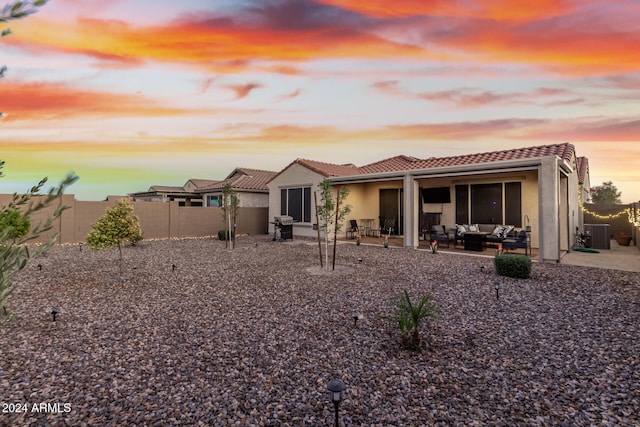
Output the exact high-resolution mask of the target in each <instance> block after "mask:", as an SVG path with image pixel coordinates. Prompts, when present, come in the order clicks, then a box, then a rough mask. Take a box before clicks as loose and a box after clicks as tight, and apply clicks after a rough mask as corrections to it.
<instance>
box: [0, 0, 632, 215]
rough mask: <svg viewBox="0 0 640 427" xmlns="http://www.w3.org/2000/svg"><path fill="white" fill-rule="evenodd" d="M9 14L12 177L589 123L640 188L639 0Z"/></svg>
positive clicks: (128, 171)
mask: <svg viewBox="0 0 640 427" xmlns="http://www.w3.org/2000/svg"><path fill="white" fill-rule="evenodd" d="M7 2H8V1H7V0H4V1H2V0H0V7H2V6H3V5H4V4H5V3H7ZM8 27H10V28H11V31H12V34H11V35H9V36H7V37H4V38H2V39H0V66H2V65H6V66H7V67H8V69H7V71H6V72H5V77H4V78H2V79H0V111H1V112H2V113H3V117H2V118H1V119H0V159H2V160H4V161H6V165H5V168H4V174H5V175H6V176H5V177H3V178H1V179H0V193H13V192H16V191H17V192H24V191H25V190H27V188H28V187H30V186H31V185H33V184H35V183H36V182H37V181H39V180H40V178H42V177H44V176H48V177H49V181H50V182H51V183H57V182H58V181H59V180H61V179H62V178H63V176H64V175H65V174H66V173H67V172H68V171H75V172H76V173H77V174H78V175H79V176H80V180H79V181H78V182H77V183H76V184H74V185H73V186H72V187H71V188H70V189H69V190H68V191H67V193H70V194H75V195H76V198H77V199H79V200H102V199H104V198H105V197H106V196H107V195H122V194H127V193H131V192H136V191H144V190H147V189H148V188H149V186H151V185H154V184H157V185H183V184H184V183H185V182H186V181H187V180H188V179H190V178H206V179H223V178H224V177H225V176H226V175H227V174H228V173H229V172H231V171H232V170H233V169H234V168H235V167H238V166H241V167H249V168H257V169H268V170H275V171H278V170H281V169H282V168H283V167H285V166H286V165H287V164H289V163H290V162H291V161H293V160H294V159H296V158H299V157H300V158H307V159H313V160H320V161H326V162H331V163H354V164H356V165H358V166H360V165H364V164H366V163H371V162H374V161H377V160H381V159H383V158H387V157H391V156H394V155H398V154H405V155H410V156H415V157H420V158H425V157H431V156H448V155H456V154H468V153H474V152H481V151H493V150H499V149H509V148H516V147H526V146H535V145H546V144H554V143H562V142H570V143H572V144H574V145H575V147H576V150H577V154H578V156H586V157H588V158H589V163H590V169H591V183H592V185H600V184H602V182H603V181H609V180H611V181H613V183H614V185H616V186H617V187H618V189H619V190H620V191H622V201H623V202H626V203H628V202H633V201H636V202H637V201H639V200H640V102H639V100H640V3H639V2H638V1H637V0H628V1H616V0H609V1H605V0H602V1H593V0H522V1H511V0H395V1H389V0H367V1H362V0H273V1H272V0H180V1H177V0H174V1H168V0H101V1H97V0H50V2H49V3H48V4H46V5H45V6H44V7H42V8H40V10H39V11H38V12H37V13H36V14H33V15H31V16H29V17H27V18H26V19H22V20H18V21H12V22H10V23H6V24H1V25H0V29H5V28H8Z"/></svg>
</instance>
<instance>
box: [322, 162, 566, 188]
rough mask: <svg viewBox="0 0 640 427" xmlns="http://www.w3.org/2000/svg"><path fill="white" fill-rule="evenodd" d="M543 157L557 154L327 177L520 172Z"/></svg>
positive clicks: (354, 179) (353, 179)
mask: <svg viewBox="0 0 640 427" xmlns="http://www.w3.org/2000/svg"><path fill="white" fill-rule="evenodd" d="M545 158H556V159H557V158H558V157H557V156H546V157H534V158H527V159H516V160H502V161H496V162H487V163H470V164H466V165H455V166H440V167H433V168H425V169H408V170H404V171H394V172H382V173H372V174H361V175H350V176H340V177H331V178H327V179H328V180H329V181H331V182H332V183H334V184H360V183H367V182H379V181H389V180H393V179H396V180H401V179H403V178H404V177H405V176H407V175H408V176H411V177H412V178H413V179H424V178H442V177H449V176H460V175H479V174H486V173H505V172H522V171H528V170H537V168H538V166H540V165H541V164H542V161H543V159H545ZM560 164H561V165H562V167H563V168H565V169H567V170H569V171H571V170H572V168H571V166H570V165H569V164H568V163H567V162H566V161H564V160H563V161H561V162H560Z"/></svg>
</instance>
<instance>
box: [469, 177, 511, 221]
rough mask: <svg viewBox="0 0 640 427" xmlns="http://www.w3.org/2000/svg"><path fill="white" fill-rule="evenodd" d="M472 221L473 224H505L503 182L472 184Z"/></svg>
mask: <svg viewBox="0 0 640 427" xmlns="http://www.w3.org/2000/svg"><path fill="white" fill-rule="evenodd" d="M471 222H472V223H473V224H504V223H503V222H502V184H476V185H472V186H471Z"/></svg>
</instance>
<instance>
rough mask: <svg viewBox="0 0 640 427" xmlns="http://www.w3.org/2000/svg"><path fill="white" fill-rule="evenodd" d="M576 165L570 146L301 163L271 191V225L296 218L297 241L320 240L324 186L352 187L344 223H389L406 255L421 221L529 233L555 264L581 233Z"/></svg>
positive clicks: (278, 179)
mask: <svg viewBox="0 0 640 427" xmlns="http://www.w3.org/2000/svg"><path fill="white" fill-rule="evenodd" d="M578 162H579V160H578V158H577V157H576V154H575V148H574V146H573V145H571V144H568V143H564V144H553V145H544V146H538V147H528V148H518V149H512V150H503V151H493V152H487V153H479V154H470V155H463V156H452V157H430V158H427V159H418V158H414V157H409V156H396V157H392V158H389V159H385V160H381V161H379V162H375V163H371V164H369V165H365V166H362V167H356V166H354V165H351V164H349V165H335V164H329V163H322V162H315V161H311V160H304V159H297V160H295V161H294V162H292V163H291V164H289V165H288V166H287V167H286V168H285V169H283V170H282V171H281V172H279V173H278V174H277V175H276V176H275V177H274V178H273V179H272V180H271V181H270V182H269V184H268V186H269V195H270V196H269V217H270V218H273V217H274V216H278V215H284V214H287V215H291V216H292V217H294V219H295V220H296V221H298V222H297V223H296V224H295V225H294V235H299V236H309V237H313V236H315V233H316V231H314V230H313V225H314V223H315V210H313V211H312V207H314V204H313V203H312V202H311V200H312V198H313V192H314V191H317V185H318V183H319V182H321V181H322V180H323V179H327V180H329V181H331V182H332V183H333V184H334V185H336V186H339V185H348V186H349V190H350V195H349V197H348V199H347V200H346V201H345V203H348V204H350V205H351V206H352V212H351V214H350V216H349V217H348V218H346V221H348V220H350V219H356V220H361V219H367V220H369V221H368V222H370V223H372V224H373V225H372V226H373V227H374V228H379V227H380V226H381V225H382V223H383V222H384V221H385V219H387V220H391V221H393V222H395V227H394V229H393V233H394V234H395V235H399V236H403V240H404V246H405V247H412V248H415V247H417V246H418V242H419V239H420V237H421V232H422V231H423V227H421V223H423V222H424V221H427V222H430V223H438V224H444V225H445V226H446V227H447V228H452V227H453V226H454V225H455V224H463V223H466V224H468V223H484V224H510V225H514V226H516V227H518V228H524V227H525V226H526V225H529V226H531V244H532V246H533V247H534V248H538V253H539V258H540V260H543V261H558V260H559V259H560V258H561V257H562V255H563V253H565V252H566V251H568V250H569V249H570V247H571V244H572V242H573V233H574V231H575V227H580V226H581V225H582V223H581V216H580V214H579V212H580V206H579V197H578V193H579V191H580V190H579V181H580V178H579V169H580V167H579V163H578ZM580 165H582V167H583V168H584V167H585V165H587V163H586V159H584V160H580ZM585 171H588V167H587V169H585ZM586 178H588V173H587V172H585V175H584V177H582V180H583V181H584V179H586ZM587 188H588V187H587ZM270 228H271V230H270V231H271V232H272V231H273V227H270ZM343 229H344V228H343Z"/></svg>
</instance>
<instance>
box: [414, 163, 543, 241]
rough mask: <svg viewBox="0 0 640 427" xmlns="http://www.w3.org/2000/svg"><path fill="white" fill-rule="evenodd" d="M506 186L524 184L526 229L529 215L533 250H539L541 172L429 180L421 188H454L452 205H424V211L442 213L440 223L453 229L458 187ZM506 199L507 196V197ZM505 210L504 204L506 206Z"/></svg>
mask: <svg viewBox="0 0 640 427" xmlns="http://www.w3.org/2000/svg"><path fill="white" fill-rule="evenodd" d="M502 182H520V184H521V206H522V227H524V226H526V225H527V221H526V219H527V218H525V215H526V216H527V217H528V219H529V225H530V226H531V246H532V247H534V248H537V247H538V235H539V230H538V224H539V220H538V172H537V171H522V172H514V173H498V174H480V175H473V176H468V177H464V176H462V177H455V178H449V177H445V178H429V179H422V180H420V181H419V185H420V187H421V188H427V187H450V190H451V203H422V198H420V203H422V211H423V212H428V213H440V214H441V217H440V222H441V223H442V224H443V225H446V226H447V228H451V227H453V226H454V225H455V223H456V203H455V186H456V185H465V184H471V185H473V184H478V183H482V184H490V183H502ZM503 196H504V194H503ZM503 209H505V208H504V203H503Z"/></svg>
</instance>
